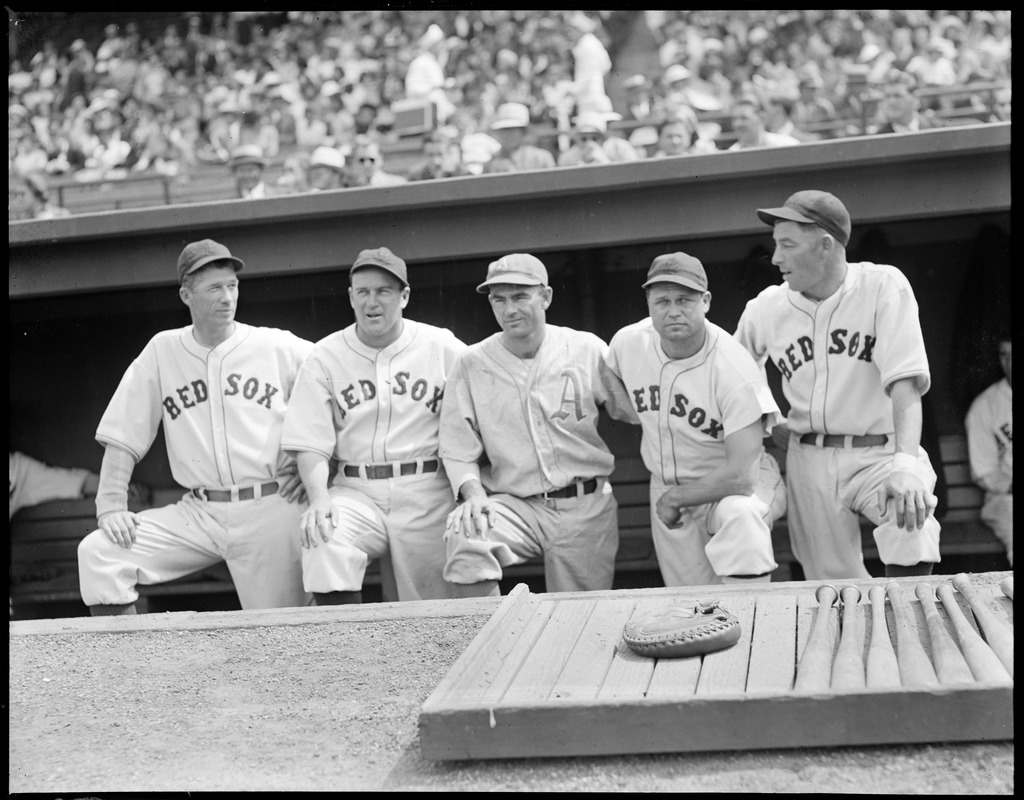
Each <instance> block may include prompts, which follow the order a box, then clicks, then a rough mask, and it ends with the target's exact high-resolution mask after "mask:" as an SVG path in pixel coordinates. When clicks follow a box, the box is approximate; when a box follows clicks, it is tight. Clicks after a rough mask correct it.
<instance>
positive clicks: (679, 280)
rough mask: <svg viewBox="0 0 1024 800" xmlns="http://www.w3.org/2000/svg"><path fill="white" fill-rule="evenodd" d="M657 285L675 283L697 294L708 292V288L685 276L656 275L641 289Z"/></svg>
mask: <svg viewBox="0 0 1024 800" xmlns="http://www.w3.org/2000/svg"><path fill="white" fill-rule="evenodd" d="M656 283H675V284H678V285H679V286H685V287H686V288H687V289H693V290H694V291H695V292H706V291H707V290H708V288H707V287H706V286H701V285H700V284H699V283H697V281H696V280H695V279H691V278H687V277H686V276H684V275H655V276H654V277H653V278H651V279H650V280H649V281H646V282H645V283H644V285H643V286H642V287H641V288H643V289H646V288H648V287H650V286H654V284H656Z"/></svg>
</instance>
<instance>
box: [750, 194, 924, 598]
mask: <svg viewBox="0 0 1024 800" xmlns="http://www.w3.org/2000/svg"><path fill="white" fill-rule="evenodd" d="M757 213H758V217H759V218H760V219H761V220H762V221H763V222H765V223H767V224H769V225H773V226H774V239H775V253H774V256H773V258H772V263H774V264H775V265H776V266H777V267H778V268H779V270H780V271H781V272H782V277H783V279H784V280H785V284H784V285H779V286H770V287H768V288H767V289H765V290H764V291H762V292H761V293H760V294H759V295H758V296H757V297H755V298H754V299H753V300H751V301H750V302H749V303H747V306H746V308H745V310H744V312H743V314H742V316H741V317H740V321H739V325H738V328H737V331H736V337H737V339H738V340H739V341H740V343H741V344H743V346H744V347H746V348H747V349H748V350H749V351H750V352H751V354H753V356H754V358H755V359H756V360H757V361H758V363H759V364H761V365H764V364H765V362H766V361H767V359H771V360H772V362H773V363H774V364H775V365H776V366H777V367H778V369H779V371H780V372H781V373H782V378H783V390H784V392H785V395H786V398H787V400H788V401H789V403H790V407H791V410H790V413H789V420H788V429H789V433H790V436H789V440H788V446H787V451H786V452H787V455H786V459H787V461H786V488H787V504H788V518H789V530H790V536H791V538H792V542H793V552H794V554H795V555H796V557H797V559H798V560H799V561H800V564H801V566H802V567H803V570H804V574H805V576H806V577H807V578H809V579H833V578H868V577H871V576H870V575H869V573H868V571H867V569H866V568H865V566H864V557H863V553H862V551H861V539H860V530H859V524H858V514H863V515H864V516H865V517H867V518H868V519H869V520H871V522H872V523H874V525H875V529H874V537H875V542H876V543H877V545H878V553H879V556H880V557H881V560H882V562H883V563H884V564H885V565H886V567H885V572H886V576H887V577H898V576H901V575H922V574H924V575H927V574H929V573H930V572H931V570H932V565H933V564H934V562H937V561H938V560H939V523H938V521H937V520H936V519H935V517H934V515H933V513H932V512H933V511H934V509H935V505H936V502H937V500H936V497H935V495H934V494H933V493H932V492H933V490H934V488H935V481H936V475H935V470H934V469H932V465H931V462H930V461H929V459H928V454H927V453H926V452H925V451H924V449H923V448H922V447H921V446H920V440H921V424H922V423H921V420H922V411H921V396H922V395H923V394H924V393H925V392H927V391H928V388H929V386H930V385H931V375H930V373H929V370H928V357H927V355H926V353H925V347H924V339H923V337H922V335H921V324H920V321H919V319H918V308H917V300H916V298H915V297H914V291H913V289H912V288H911V286H910V282H909V281H908V280H907V278H906V276H905V275H903V273H902V272H900V271H899V270H898V269H896V268H895V267H892V266H889V265H884V264H872V263H870V262H859V263H849V262H847V260H846V245H847V243H848V242H849V240H850V228H851V226H850V215H849V213H848V212H847V210H846V207H845V206H844V205H843V204H842V202H840V200H839V199H838V198H836V197H835V196H833V195H831V194H829V193H827V192H821V191H816V190H809V191H802V192H797V193H796V194H794V195H792V196H791V197H790V198H789V199H788V200H786V203H785V205H783V206H782V207H781V208H769V209H759V210H758V212H757Z"/></svg>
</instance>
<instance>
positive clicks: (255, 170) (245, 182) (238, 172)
mask: <svg viewBox="0 0 1024 800" xmlns="http://www.w3.org/2000/svg"><path fill="white" fill-rule="evenodd" d="M234 173H235V183H236V184H237V186H238V190H239V192H251V191H252V190H253V189H254V188H255V187H256V185H257V184H258V183H259V182H260V180H262V178H263V167H261V166H260V165H259V164H238V165H237V166H236V167H235V168H234Z"/></svg>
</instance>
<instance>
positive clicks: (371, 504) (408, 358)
mask: <svg viewBox="0 0 1024 800" xmlns="http://www.w3.org/2000/svg"><path fill="white" fill-rule="evenodd" d="M402 326H403V327H402V333H401V335H400V336H399V337H398V339H396V340H395V341H394V342H392V343H391V344H390V345H388V346H387V347H384V348H380V349H377V348H375V347H369V346H367V345H365V344H363V343H362V342H361V341H360V340H359V336H358V335H357V333H356V326H355V324H352V325H350V326H348V327H347V328H345V329H344V330H341V331H337V332H336V333H333V334H331V335H330V336H328V337H326V338H324V339H321V340H320V341H319V342H317V344H316V347H314V349H313V352H312V353H311V354H310V357H309V360H308V361H307V362H306V364H305V365H304V366H303V368H302V371H301V373H300V374H299V380H298V385H297V386H296V387H295V393H294V395H293V396H292V403H291V406H290V408H289V411H288V417H287V419H286V420H285V426H284V436H283V438H282V446H283V447H284V448H285V449H286V450H289V451H305V452H313V453H318V454H319V455H321V456H324V457H325V458H331V457H337V458H338V459H339V461H340V462H341V469H339V470H338V473H337V474H336V476H335V478H334V482H333V486H332V487H331V490H330V493H331V503H332V504H333V506H334V507H335V509H336V510H337V512H338V514H339V519H340V522H339V523H338V525H337V526H336V527H335V528H334V530H333V532H332V534H331V541H330V542H328V543H326V544H325V545H324V546H319V547H315V548H304V549H303V552H302V568H303V580H304V585H305V587H306V588H307V590H308V591H311V592H334V591H358V590H359V589H361V588H362V584H363V578H364V576H365V572H366V564H367V561H368V560H369V559H372V558H379V557H381V556H383V555H384V554H385V553H388V554H390V556H391V564H392V566H393V569H394V575H395V582H396V586H397V590H398V599H399V600H433V599H442V598H445V597H449V596H451V587H450V586H449V585H448V584H447V583H446V582H445V581H444V578H443V575H442V572H443V568H444V559H445V550H444V544H443V542H442V536H443V534H444V524H445V520H446V519H447V517H448V514H449V513H450V512H451V510H452V509H453V508H454V507H455V501H454V498H453V497H452V494H451V490H450V488H449V484H448V480H447V477H446V475H445V473H444V470H443V469H441V468H437V469H435V470H433V471H431V472H425V473H419V472H411V473H410V474H404V473H402V472H401V468H399V470H398V474H397V475H395V476H394V477H390V478H383V479H376V478H370V477H366V476H365V475H364V474H363V473H360V475H358V476H356V475H346V474H345V467H346V466H348V465H365V464H373V465H381V464H385V463H387V464H391V465H392V469H394V465H395V464H404V465H406V466H412V465H414V464H422V463H423V461H424V460H427V461H429V460H437V461H439V455H438V428H439V427H440V420H441V408H442V405H443V404H442V398H443V397H444V396H445V390H446V384H447V382H448V379H449V374H450V372H451V371H452V368H453V366H454V364H455V360H456V358H457V357H458V356H459V354H460V353H461V352H463V351H464V350H465V349H466V345H465V344H464V343H463V342H461V341H460V340H459V339H458V338H456V337H455V335H454V334H453V333H452V332H451V331H450V330H448V329H446V328H437V327H434V326H433V325H427V324H425V323H422V322H415V321H413V320H409V319H403V320H402ZM438 467H439V465H438Z"/></svg>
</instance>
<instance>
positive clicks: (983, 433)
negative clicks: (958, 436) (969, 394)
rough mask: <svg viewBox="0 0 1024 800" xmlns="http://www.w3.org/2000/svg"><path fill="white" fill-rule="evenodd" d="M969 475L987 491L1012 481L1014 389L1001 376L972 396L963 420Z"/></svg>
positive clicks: (1009, 483)
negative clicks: (968, 459)
mask: <svg viewBox="0 0 1024 800" xmlns="http://www.w3.org/2000/svg"><path fill="white" fill-rule="evenodd" d="M965 427H966V428H967V447H968V453H969V458H970V462H971V476H972V477H973V478H974V480H975V481H978V482H980V483H981V484H982V485H983V486H984V487H985V488H986V489H987V490H989V491H991V490H992V489H993V488H996V489H998V490H1001V491H1002V492H1005V491H1006V487H1007V486H1009V485H1012V483H1013V388H1012V387H1011V386H1010V382H1009V381H1008V380H1006V378H1003V379H1002V380H999V381H997V382H996V383H993V384H992V385H991V386H989V387H988V388H987V389H985V391H983V392H982V393H981V394H979V395H978V396H977V397H976V398H974V402H973V403H971V407H970V409H969V410H968V411H967V417H966V419H965Z"/></svg>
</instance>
